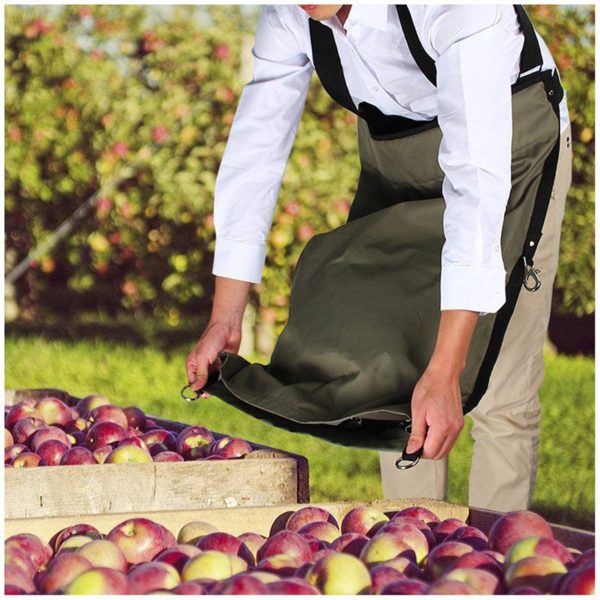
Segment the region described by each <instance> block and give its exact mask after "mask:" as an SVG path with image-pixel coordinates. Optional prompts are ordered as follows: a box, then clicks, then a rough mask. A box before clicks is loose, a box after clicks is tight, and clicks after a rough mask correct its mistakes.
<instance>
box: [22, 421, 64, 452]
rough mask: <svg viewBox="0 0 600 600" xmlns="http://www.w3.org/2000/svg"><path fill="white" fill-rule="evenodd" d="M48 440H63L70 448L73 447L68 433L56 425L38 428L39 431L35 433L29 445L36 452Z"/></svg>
mask: <svg viewBox="0 0 600 600" xmlns="http://www.w3.org/2000/svg"><path fill="white" fill-rule="evenodd" d="M48 440H57V441H59V442H62V443H63V444H64V445H65V446H67V447H68V448H70V447H71V442H70V441H69V438H68V437H67V434H66V433H65V432H64V431H63V430H62V429H59V428H58V427H54V426H50V427H44V428H43V429H38V431H36V432H35V433H34V434H33V437H32V438H31V442H30V444H29V446H30V448H31V449H32V450H33V451H34V452H37V451H38V448H39V447H40V446H41V445H42V444H43V443H44V442H47V441H48Z"/></svg>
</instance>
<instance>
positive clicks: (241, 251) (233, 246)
mask: <svg viewBox="0 0 600 600" xmlns="http://www.w3.org/2000/svg"><path fill="white" fill-rule="evenodd" d="M265 259H266V249H265V246H262V245H256V244H247V243H245V242H236V241H234V240H227V239H223V238H219V237H217V239H216V243H215V257H214V260H213V271H212V272H213V275H218V276H219V277H228V278H229V279H238V280H240V281H248V282H250V283H260V282H261V279H262V271H263V267H264V266H265Z"/></svg>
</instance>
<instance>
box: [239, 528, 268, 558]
mask: <svg viewBox="0 0 600 600" xmlns="http://www.w3.org/2000/svg"><path fill="white" fill-rule="evenodd" d="M237 537H238V539H239V540H240V541H241V542H244V544H246V547H247V548H248V550H250V552H252V556H254V558H255V559H256V554H257V553H258V549H259V548H260V547H261V546H262V545H263V544H264V543H265V541H266V539H267V538H265V537H264V536H262V535H259V534H258V533H252V532H248V533H242V534H241V535H238V536H237Z"/></svg>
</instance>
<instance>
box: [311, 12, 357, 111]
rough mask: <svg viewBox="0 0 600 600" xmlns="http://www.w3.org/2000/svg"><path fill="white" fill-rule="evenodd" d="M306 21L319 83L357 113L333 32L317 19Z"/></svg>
mask: <svg viewBox="0 0 600 600" xmlns="http://www.w3.org/2000/svg"><path fill="white" fill-rule="evenodd" d="M308 22H309V28H310V41H311V46H312V54H313V64H314V67H315V71H316V72H317V75H318V76H319V80H320V81H321V84H322V85H323V87H324V88H325V90H326V91H327V93H328V94H329V95H330V96H331V97H332V98H333V99H334V100H335V101H336V102H337V103H338V104H341V105H342V106H343V107H344V108H347V109H348V110H349V111H351V112H353V113H354V114H356V115H358V110H357V108H356V105H355V104H354V101H353V100H352V96H350V92H349V91H348V86H347V85H346V80H345V79H344V70H343V69H342V63H341V61H340V55H339V54H338V51H337V47H336V45H335V38H334V37H333V32H332V31H331V29H329V27H327V26H326V25H323V23H319V21H315V20H314V19H309V20H308Z"/></svg>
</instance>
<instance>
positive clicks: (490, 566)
mask: <svg viewBox="0 0 600 600" xmlns="http://www.w3.org/2000/svg"><path fill="white" fill-rule="evenodd" d="M454 568H455V569H483V570H484V571H489V572H490V573H492V574H493V575H497V576H498V577H501V576H502V568H501V567H500V565H499V564H498V561H497V560H496V559H494V558H493V557H492V556H490V555H489V554H486V553H485V552H475V551H474V552H469V553H468V554H463V555H462V556H460V557H459V558H458V560H457V561H456V562H455V563H454Z"/></svg>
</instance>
